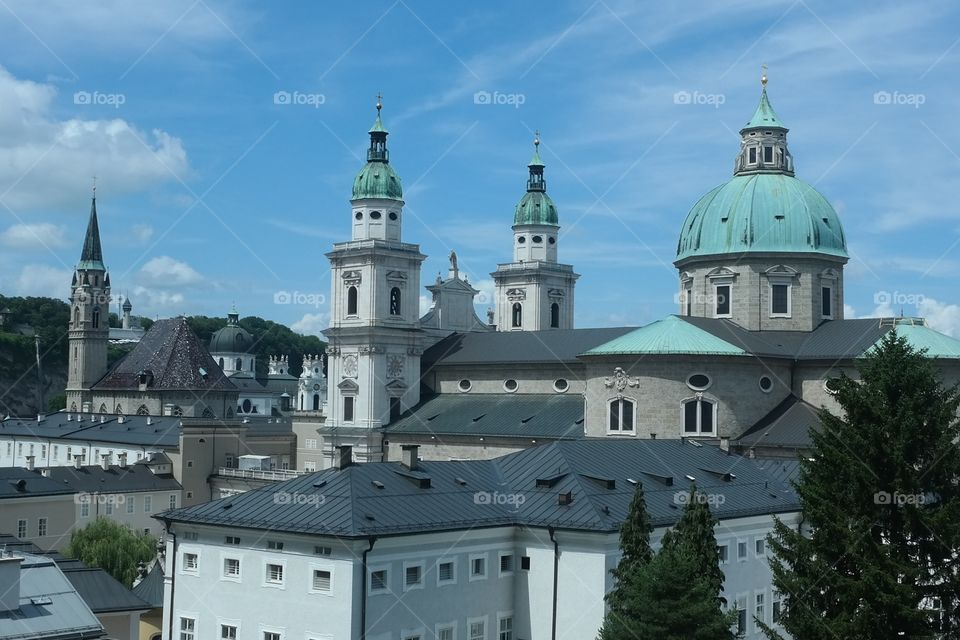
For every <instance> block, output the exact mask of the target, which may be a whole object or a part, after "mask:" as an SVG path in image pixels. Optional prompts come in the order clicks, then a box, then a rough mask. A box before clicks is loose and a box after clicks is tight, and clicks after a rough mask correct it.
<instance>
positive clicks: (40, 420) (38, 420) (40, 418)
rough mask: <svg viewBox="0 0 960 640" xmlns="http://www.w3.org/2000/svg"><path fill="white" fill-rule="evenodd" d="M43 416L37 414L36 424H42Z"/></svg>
mask: <svg viewBox="0 0 960 640" xmlns="http://www.w3.org/2000/svg"><path fill="white" fill-rule="evenodd" d="M44 418H45V416H44V415H43V414H42V413H38V414H37V423H40V422H43V419H44Z"/></svg>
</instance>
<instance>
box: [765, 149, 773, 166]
mask: <svg viewBox="0 0 960 640" xmlns="http://www.w3.org/2000/svg"><path fill="white" fill-rule="evenodd" d="M763 162H764V163H765V164H772V163H773V147H764V148H763Z"/></svg>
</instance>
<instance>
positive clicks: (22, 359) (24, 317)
mask: <svg viewBox="0 0 960 640" xmlns="http://www.w3.org/2000/svg"><path fill="white" fill-rule="evenodd" d="M0 309H10V314H9V316H8V317H7V319H6V322H5V324H4V329H3V332H2V333H0V339H2V342H0V345H2V346H3V348H4V349H14V350H16V355H15V357H14V358H13V359H12V362H8V361H5V359H0V370H2V368H4V367H7V366H9V367H11V368H12V369H15V370H16V373H17V374H18V375H19V374H21V373H23V372H24V371H25V370H27V368H29V367H31V366H33V364H34V363H35V361H36V353H35V347H34V340H33V337H32V336H21V335H16V334H14V333H13V330H14V328H15V327H18V326H23V327H29V328H30V329H32V330H33V332H34V334H36V335H38V336H40V356H41V363H42V364H43V366H44V367H45V368H46V367H51V368H59V367H66V366H67V325H68V324H69V322H70V306H69V305H68V304H67V303H65V302H63V301H61V300H56V299H54V298H35V297H29V298H7V297H5V296H0Z"/></svg>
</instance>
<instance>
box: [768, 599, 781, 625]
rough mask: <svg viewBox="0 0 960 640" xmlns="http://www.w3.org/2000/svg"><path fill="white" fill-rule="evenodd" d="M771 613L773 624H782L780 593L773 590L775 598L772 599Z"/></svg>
mask: <svg viewBox="0 0 960 640" xmlns="http://www.w3.org/2000/svg"><path fill="white" fill-rule="evenodd" d="M770 615H771V621H772V622H773V624H780V593H779V592H777V591H774V592H773V598H771V599H770Z"/></svg>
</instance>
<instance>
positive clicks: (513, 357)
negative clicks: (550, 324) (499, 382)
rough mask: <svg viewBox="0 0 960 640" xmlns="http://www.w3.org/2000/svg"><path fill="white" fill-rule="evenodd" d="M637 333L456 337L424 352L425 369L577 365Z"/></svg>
mask: <svg viewBox="0 0 960 640" xmlns="http://www.w3.org/2000/svg"><path fill="white" fill-rule="evenodd" d="M634 329H636V327H610V328H603V329H550V330H546V331H473V332H467V333H455V334H453V335H451V336H449V337H447V338H444V339H443V340H441V341H440V342H438V343H437V344H435V345H433V346H432V347H430V348H429V349H427V350H426V351H425V352H424V354H423V369H424V370H426V369H427V368H429V367H430V366H453V365H466V364H498V365H500V364H528V363H543V362H551V363H553V362H558V363H559V362H568V363H569V362H577V356H578V355H580V354H581V353H583V352H584V351H588V350H589V349H592V348H593V347H596V346H598V345H601V344H603V343H604V342H608V341H610V340H613V339H614V338H618V337H620V336H622V335H624V334H625V333H629V332H631V331H633V330H634Z"/></svg>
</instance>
